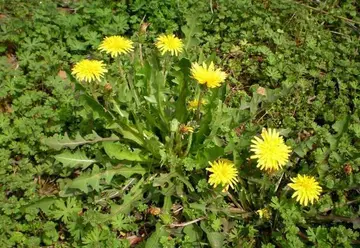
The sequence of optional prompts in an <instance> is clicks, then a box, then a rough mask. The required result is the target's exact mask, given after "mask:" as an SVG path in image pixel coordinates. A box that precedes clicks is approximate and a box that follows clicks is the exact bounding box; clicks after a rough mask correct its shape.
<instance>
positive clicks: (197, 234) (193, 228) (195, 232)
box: [183, 225, 203, 242]
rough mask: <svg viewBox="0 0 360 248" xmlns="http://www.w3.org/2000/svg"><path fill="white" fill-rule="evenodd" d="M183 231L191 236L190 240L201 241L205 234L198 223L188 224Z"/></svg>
mask: <svg viewBox="0 0 360 248" xmlns="http://www.w3.org/2000/svg"><path fill="white" fill-rule="evenodd" d="M183 232H184V233H185V234H186V235H187V236H189V238H190V242H198V241H200V240H201V237H202V235H203V231H202V230H201V228H200V227H199V226H198V225H188V226H186V227H184V229H183Z"/></svg>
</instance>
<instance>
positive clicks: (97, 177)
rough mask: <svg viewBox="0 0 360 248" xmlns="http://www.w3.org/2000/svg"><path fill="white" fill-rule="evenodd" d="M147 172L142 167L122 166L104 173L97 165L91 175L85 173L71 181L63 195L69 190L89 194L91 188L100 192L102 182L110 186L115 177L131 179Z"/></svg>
mask: <svg viewBox="0 0 360 248" xmlns="http://www.w3.org/2000/svg"><path fill="white" fill-rule="evenodd" d="M145 172H146V171H145V169H144V168H142V167H141V166H140V165H137V166H135V167H126V166H120V167H117V168H113V169H108V170H104V171H100V169H99V167H98V166H96V165H95V166H94V168H93V170H92V172H91V173H88V172H85V173H84V174H81V175H80V176H79V177H77V178H75V179H74V180H71V181H69V182H68V183H67V184H66V185H65V187H64V190H63V191H62V192H61V194H65V193H66V191H67V190H68V189H79V190H81V191H82V192H84V193H88V192H89V187H90V188H91V189H93V190H96V191H99V190H100V184H101V183H102V182H103V183H106V184H110V183H111V180H112V179H113V177H114V175H122V176H124V177H126V178H129V177H130V176H132V175H133V174H140V175H144V174H145Z"/></svg>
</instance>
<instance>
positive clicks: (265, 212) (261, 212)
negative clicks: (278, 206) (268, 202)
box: [256, 208, 271, 220]
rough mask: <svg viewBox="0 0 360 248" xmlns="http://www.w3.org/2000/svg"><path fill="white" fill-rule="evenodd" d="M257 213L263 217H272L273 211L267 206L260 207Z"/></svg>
mask: <svg viewBox="0 0 360 248" xmlns="http://www.w3.org/2000/svg"><path fill="white" fill-rule="evenodd" d="M256 213H257V214H258V215H259V217H260V218H261V219H267V220H268V219H270V216H271V212H270V211H269V209H267V208H263V209H259V210H258V211H256Z"/></svg>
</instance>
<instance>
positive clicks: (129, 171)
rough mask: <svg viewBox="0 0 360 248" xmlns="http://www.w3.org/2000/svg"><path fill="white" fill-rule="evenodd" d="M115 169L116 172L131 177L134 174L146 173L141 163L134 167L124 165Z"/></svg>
mask: <svg viewBox="0 0 360 248" xmlns="http://www.w3.org/2000/svg"><path fill="white" fill-rule="evenodd" d="M113 171H114V172H115V173H116V174H119V175H122V176H124V177H126V178H129V177H131V176H132V175H133V174H140V175H144V174H145V173H146V170H145V168H143V167H141V166H140V165H136V166H134V167H127V166H122V167H120V168H118V169H114V170H113Z"/></svg>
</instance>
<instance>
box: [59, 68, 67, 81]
mask: <svg viewBox="0 0 360 248" xmlns="http://www.w3.org/2000/svg"><path fill="white" fill-rule="evenodd" d="M58 76H59V77H60V78H61V79H62V80H65V79H67V75H66V72H65V71H63V70H60V71H59V72H58Z"/></svg>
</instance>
